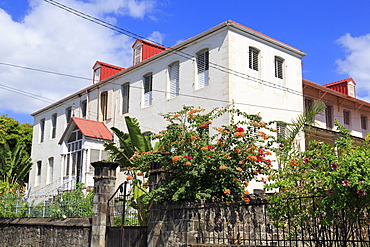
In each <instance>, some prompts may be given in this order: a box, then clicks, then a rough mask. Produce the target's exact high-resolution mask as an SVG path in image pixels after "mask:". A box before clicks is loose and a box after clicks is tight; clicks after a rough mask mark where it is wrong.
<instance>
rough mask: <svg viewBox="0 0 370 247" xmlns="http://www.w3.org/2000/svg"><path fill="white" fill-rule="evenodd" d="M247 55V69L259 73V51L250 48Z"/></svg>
mask: <svg viewBox="0 0 370 247" xmlns="http://www.w3.org/2000/svg"><path fill="white" fill-rule="evenodd" d="M248 54H249V56H248V57H249V59H248V67H249V69H251V70H254V71H259V70H260V62H259V57H260V50H258V49H257V48H254V47H252V46H250V47H249V52H248Z"/></svg>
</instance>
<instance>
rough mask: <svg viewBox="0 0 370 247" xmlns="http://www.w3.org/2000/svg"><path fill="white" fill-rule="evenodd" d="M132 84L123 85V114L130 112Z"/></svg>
mask: <svg viewBox="0 0 370 247" xmlns="http://www.w3.org/2000/svg"><path fill="white" fill-rule="evenodd" d="M129 100H130V84H128V83H126V84H124V85H122V114H124V113H128V112H129Z"/></svg>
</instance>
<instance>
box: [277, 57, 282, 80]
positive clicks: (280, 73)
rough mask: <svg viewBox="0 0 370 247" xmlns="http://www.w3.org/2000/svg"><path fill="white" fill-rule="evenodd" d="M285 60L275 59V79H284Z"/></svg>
mask: <svg viewBox="0 0 370 247" xmlns="http://www.w3.org/2000/svg"><path fill="white" fill-rule="evenodd" d="M283 62H284V60H283V59H280V58H277V57H275V77H276V78H279V79H283Z"/></svg>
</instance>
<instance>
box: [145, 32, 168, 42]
mask: <svg viewBox="0 0 370 247" xmlns="http://www.w3.org/2000/svg"><path fill="white" fill-rule="evenodd" d="M165 37H166V36H165V35H164V34H163V33H160V32H158V31H154V32H152V33H151V34H150V36H149V37H148V40H150V41H154V42H157V44H163V40H164V38H165Z"/></svg>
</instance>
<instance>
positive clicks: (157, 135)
mask: <svg viewBox="0 0 370 247" xmlns="http://www.w3.org/2000/svg"><path fill="white" fill-rule="evenodd" d="M161 136H163V134H156V135H155V137H161Z"/></svg>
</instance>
